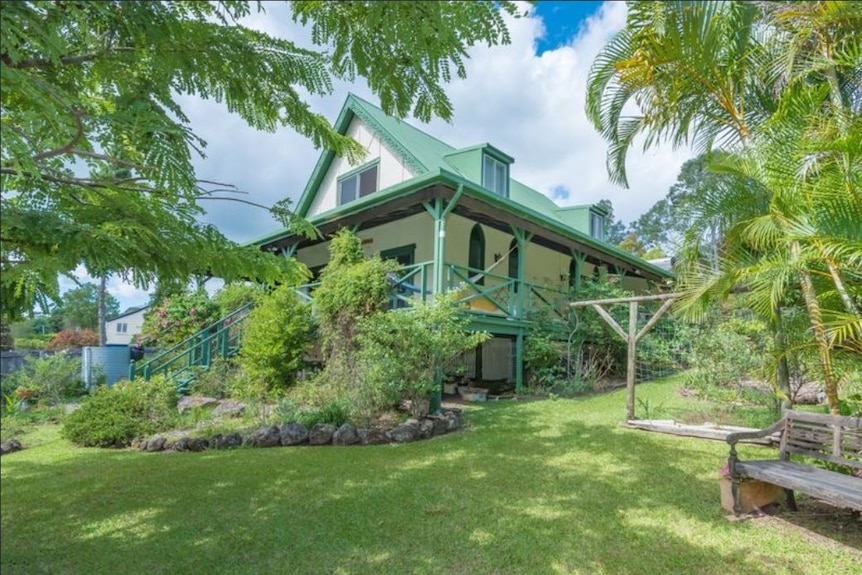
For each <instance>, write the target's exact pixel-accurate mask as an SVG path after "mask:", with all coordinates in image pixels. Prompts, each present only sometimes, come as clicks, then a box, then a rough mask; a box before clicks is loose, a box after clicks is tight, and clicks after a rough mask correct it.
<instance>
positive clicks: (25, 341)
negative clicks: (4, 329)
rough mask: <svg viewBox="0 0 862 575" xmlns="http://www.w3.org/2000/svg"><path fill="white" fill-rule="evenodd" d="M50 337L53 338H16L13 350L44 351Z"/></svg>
mask: <svg viewBox="0 0 862 575" xmlns="http://www.w3.org/2000/svg"><path fill="white" fill-rule="evenodd" d="M52 337H54V336H48V337H44V336H32V337H16V338H15V349H45V346H46V345H48V342H49V341H51V338H52Z"/></svg>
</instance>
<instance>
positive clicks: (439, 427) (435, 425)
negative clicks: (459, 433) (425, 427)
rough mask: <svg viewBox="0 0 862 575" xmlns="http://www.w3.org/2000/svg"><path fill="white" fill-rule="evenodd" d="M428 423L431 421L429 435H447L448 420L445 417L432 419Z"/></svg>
mask: <svg viewBox="0 0 862 575" xmlns="http://www.w3.org/2000/svg"><path fill="white" fill-rule="evenodd" d="M429 421H431V426H432V431H431V434H432V435H434V436H435V437H436V436H438V435H443V434H444V433H449V420H448V419H446V418H445V417H434V418H433V419H430V420H429Z"/></svg>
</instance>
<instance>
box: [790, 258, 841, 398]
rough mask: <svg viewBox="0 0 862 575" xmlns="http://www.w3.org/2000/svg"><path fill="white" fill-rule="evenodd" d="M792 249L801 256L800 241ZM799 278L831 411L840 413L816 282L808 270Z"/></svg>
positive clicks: (801, 271)
mask: <svg viewBox="0 0 862 575" xmlns="http://www.w3.org/2000/svg"><path fill="white" fill-rule="evenodd" d="M790 251H791V253H792V254H793V256H794V258H796V259H798V258H799V252H800V249H799V242H793V243H792V244H791V245H790ZM799 280H800V283H801V284H802V296H803V297H804V298H805V309H807V310H808V319H809V321H811V330H812V331H813V332H814V340H815V341H816V342H817V355H818V356H819V358H820V368H821V369H822V370H823V388H824V391H825V392H826V401H827V402H828V403H829V411H830V413H832V414H833V415H838V380H837V378H836V377H835V370H834V368H833V366H832V355H831V352H830V350H829V340H828V338H827V337H826V329H825V327H824V325H823V314H822V313H821V311H820V304H819V303H818V302H817V294H816V293H815V291H814V282H812V281H811V276H810V275H809V273H808V270H806V269H801V270H800V271H799Z"/></svg>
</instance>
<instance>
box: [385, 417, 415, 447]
mask: <svg viewBox="0 0 862 575" xmlns="http://www.w3.org/2000/svg"><path fill="white" fill-rule="evenodd" d="M389 435H390V437H392V439H394V440H395V441H396V442H397V443H410V442H411V441H416V438H417V437H419V426H418V425H416V424H415V423H407V422H405V423H402V424H401V425H399V426H398V427H396V428H395V429H393V430H391V431H390V432H389Z"/></svg>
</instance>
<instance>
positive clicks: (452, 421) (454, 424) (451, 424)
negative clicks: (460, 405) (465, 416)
mask: <svg viewBox="0 0 862 575" xmlns="http://www.w3.org/2000/svg"><path fill="white" fill-rule="evenodd" d="M443 418H444V419H445V420H446V429H447V430H448V431H455V430H456V429H459V428H460V427H461V412H460V411H450V412H448V413H445V414H444V415H443Z"/></svg>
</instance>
